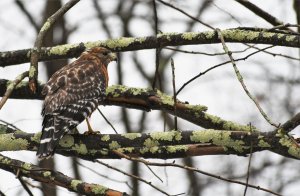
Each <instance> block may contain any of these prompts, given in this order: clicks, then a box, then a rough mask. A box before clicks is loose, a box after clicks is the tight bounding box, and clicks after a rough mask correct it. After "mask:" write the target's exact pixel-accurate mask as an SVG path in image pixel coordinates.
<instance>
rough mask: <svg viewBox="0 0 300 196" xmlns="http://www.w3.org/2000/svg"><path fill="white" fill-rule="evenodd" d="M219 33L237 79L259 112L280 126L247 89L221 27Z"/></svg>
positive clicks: (272, 123) (267, 119)
mask: <svg viewBox="0 0 300 196" xmlns="http://www.w3.org/2000/svg"><path fill="white" fill-rule="evenodd" d="M216 31H217V33H218V37H219V39H220V40H221V43H222V46H223V49H224V51H225V52H226V53H227V54H228V56H229V58H230V61H231V64H232V66H233V68H234V71H235V74H236V76H237V79H238V80H239V82H240V83H241V85H242V87H243V89H244V91H245V92H246V94H247V96H248V97H249V98H250V99H251V100H252V101H253V102H254V104H255V105H256V107H257V109H258V110H259V112H260V113H261V115H262V116H263V117H264V118H265V120H266V121H267V122H268V123H269V124H270V125H272V126H274V127H278V126H279V125H277V124H275V123H274V122H272V120H271V119H270V118H269V117H268V116H267V114H266V113H265V112H264V110H263V109H262V108H261V106H260V105H259V103H258V101H257V100H256V98H255V97H254V96H253V95H252V94H251V93H250V92H249V90H248V89H247V86H246V84H245V83H244V79H243V76H242V75H241V73H240V71H239V70H238V68H237V66H236V63H235V62H236V61H235V60H234V59H233V57H232V54H231V52H230V50H229V49H228V47H227V46H226V43H225V40H224V37H223V35H222V32H221V30H220V29H216Z"/></svg>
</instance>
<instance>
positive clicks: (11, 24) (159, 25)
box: [0, 0, 300, 196]
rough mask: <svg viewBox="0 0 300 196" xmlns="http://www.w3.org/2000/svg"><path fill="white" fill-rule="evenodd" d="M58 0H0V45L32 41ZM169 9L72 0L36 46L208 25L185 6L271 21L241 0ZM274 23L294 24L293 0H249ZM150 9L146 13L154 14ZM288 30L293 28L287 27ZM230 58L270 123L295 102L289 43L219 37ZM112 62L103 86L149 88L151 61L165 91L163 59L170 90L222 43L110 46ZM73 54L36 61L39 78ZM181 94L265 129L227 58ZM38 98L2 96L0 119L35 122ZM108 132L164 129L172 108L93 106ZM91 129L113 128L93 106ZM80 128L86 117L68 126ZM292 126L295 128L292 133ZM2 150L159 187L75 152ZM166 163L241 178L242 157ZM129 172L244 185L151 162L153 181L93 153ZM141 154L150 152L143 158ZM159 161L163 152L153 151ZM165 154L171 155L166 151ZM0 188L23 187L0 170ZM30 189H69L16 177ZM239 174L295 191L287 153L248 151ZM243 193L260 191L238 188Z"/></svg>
mask: <svg viewBox="0 0 300 196" xmlns="http://www.w3.org/2000/svg"><path fill="white" fill-rule="evenodd" d="M66 2H67V1H63V0H61V1H60V0H44V1H39V0H31V1H24V0H5V1H0V35H1V39H0V50H1V51H10V50H17V49H27V48H32V47H33V44H34V41H35V39H36V36H37V33H38V32H39V30H40V28H41V26H42V25H43V24H44V22H45V21H46V20H47V18H48V17H49V16H51V15H52V14H53V13H55V12H56V11H57V10H58V9H59V8H61V7H62V5H63V4H65V3H66ZM163 2H166V3H168V4H171V5H174V6H175V7H176V8H179V10H176V9H174V8H172V7H170V6H169V5H166V4H164V3H162V2H161V1H152V0H151V1H149V0H127V1H123V0H110V1H108V0H81V1H80V2H79V3H77V4H76V5H75V6H74V7H73V8H71V9H70V10H69V11H68V12H67V13H66V14H65V15H64V16H63V17H62V18H60V19H59V20H58V21H57V23H56V24H55V26H54V27H53V28H52V29H51V30H50V31H49V32H48V34H47V35H46V37H45V40H44V42H43V46H49V47H50V46H56V45H60V44H65V43H79V42H87V41H96V40H107V39H111V38H119V37H142V36H151V35H156V33H165V32H200V31H207V30H211V29H210V28H209V27H208V26H205V25H203V24H201V23H200V22H199V21H197V20H193V19H192V18H190V17H188V16H187V15H186V14H184V13H182V12H181V10H183V11H184V12H185V13H188V14H189V15H190V16H193V17H194V18H196V19H198V20H200V21H203V22H204V23H206V24H209V25H210V26H212V27H214V28H219V29H227V28H236V27H255V28H256V27H257V28H272V27H274V26H277V25H278V24H277V25H276V24H274V23H272V22H270V21H267V20H266V19H264V18H263V17H262V16H261V15H260V14H259V13H255V12H254V11H253V9H252V10H251V7H247V6H245V4H244V2H245V1H242V0H228V1H222V0H200V1H199V0H189V1H180V0H172V1H169V0H165V1H163ZM251 2H252V3H253V4H254V5H256V6H257V7H259V8H261V10H263V11H265V12H266V13H269V14H271V15H272V16H274V17H276V18H277V19H278V20H280V21H281V22H282V24H287V23H289V24H299V22H300V1H298V0H286V1H280V0H265V1H259V0H255V1H251ZM155 13H156V16H157V17H155ZM291 29H293V30H294V31H296V32H297V31H298V30H299V29H297V28H295V27H291ZM227 46H228V47H229V48H230V50H231V51H233V57H234V59H239V58H245V57H246V56H247V55H249V54H252V53H254V52H257V51H259V52H257V53H255V54H254V55H252V56H250V57H249V58H247V59H245V60H243V61H239V62H237V66H238V68H239V70H240V72H241V73H242V75H243V77H244V81H245V83H246V85H247V87H248V89H249V91H250V92H251V93H252V95H254V96H255V97H256V98H257V100H258V102H259V104H260V105H261V107H262V108H263V109H264V111H265V112H266V113H267V115H268V116H269V117H270V119H272V121H273V122H276V123H283V122H285V121H286V120H288V119H289V118H291V117H292V116H293V115H295V114H296V113H297V112H299V108H300V102H299V97H300V90H299V85H300V80H299V78H300V61H299V60H300V58H299V54H300V53H299V49H297V48H289V47H272V48H269V49H266V50H264V51H260V49H262V48H265V47H266V45H259V44H241V43H227ZM118 57H119V61H118V63H115V64H114V63H113V64H111V65H110V66H109V74H110V81H109V85H113V84H122V85H126V86H130V87H139V88H148V87H150V88H151V87H152V85H153V81H154V78H155V73H156V72H155V69H156V65H157V63H159V70H158V72H159V79H157V80H156V83H155V87H156V88H158V89H160V90H161V91H162V92H164V93H166V94H168V95H170V96H172V95H173V90H172V89H173V88H172V69H171V58H173V60H174V66H175V76H176V80H175V82H176V88H177V90H178V89H179V88H180V87H181V86H182V85H183V84H184V83H186V82H187V81H188V80H190V79H191V78H193V77H194V76H196V75H197V74H199V73H201V72H204V71H205V70H206V69H208V68H210V67H212V66H214V65H217V64H220V63H223V62H226V61H228V60H229V58H228V55H227V54H226V53H224V50H223V48H222V44H206V45H189V46H180V47H165V48H162V49H161V50H155V49H150V50H138V51H130V52H119V53H118ZM72 60H73V59H64V60H52V61H48V62H39V78H38V79H39V81H41V82H42V83H45V82H46V81H47V80H48V78H49V77H50V76H51V75H52V74H53V73H54V72H55V71H56V70H57V69H59V68H61V67H62V66H63V65H66V64H67V63H68V62H70V61H72ZM28 68H29V63H25V64H22V65H16V66H7V67H2V68H1V70H0V78H1V79H8V80H14V79H15V78H16V76H17V75H19V74H20V73H22V72H24V71H27V70H28ZM177 98H178V99H179V100H181V101H187V102H189V103H191V104H201V105H205V106H207V107H208V112H209V113H210V114H214V115H216V116H219V117H221V118H223V119H226V120H230V121H234V122H238V123H240V124H244V125H247V124H249V123H251V124H252V125H254V126H255V127H257V128H259V129H260V130H264V131H271V130H273V129H274V127H272V126H271V125H270V124H269V123H268V122H266V120H265V119H264V118H263V117H262V115H261V114H260V113H259V111H258V109H257V107H256V106H255V104H254V103H253V102H252V101H251V100H250V99H249V97H248V96H247V95H246V93H245V92H244V90H243V89H242V87H241V84H240V83H239V81H238V80H237V77H236V75H235V72H234V69H233V68H232V65H231V64H230V62H229V63H227V64H225V65H223V66H221V67H218V68H216V69H213V70H212V71H210V72H208V73H207V74H204V75H202V76H201V77H199V78H197V79H195V80H194V81H193V82H191V83H190V84H189V85H187V86H186V87H185V88H184V89H183V90H182V91H181V92H180V93H179V94H178V96H177ZM41 106H42V101H39V100H14V99H9V100H8V101H7V103H6V104H5V105H4V106H3V108H2V110H1V112H0V119H1V120H3V121H6V122H8V123H10V124H13V125H15V126H16V127H18V128H19V129H21V130H23V131H25V132H31V133H35V132H37V131H40V130H41V121H42V117H41V115H40V111H41ZM100 109H101V111H102V112H103V113H104V115H105V116H106V118H107V119H108V120H109V121H110V122H111V123H112V124H113V125H114V127H115V128H116V130H117V131H118V133H127V132H151V131H167V130H172V129H174V127H175V125H174V119H173V116H171V115H169V114H166V113H164V112H162V111H151V112H145V111H139V110H134V109H127V108H122V107H117V106H105V107H100ZM91 124H92V126H93V128H94V129H95V130H100V131H101V132H102V133H114V132H113V130H112V128H111V127H110V126H109V125H108V124H107V123H106V121H105V120H104V119H103V118H102V117H101V115H100V114H99V112H98V111H96V112H95V113H94V114H93V115H92V118H91ZM177 126H178V129H179V130H198V129H201V128H200V127H199V126H197V125H195V124H192V123H189V122H187V121H185V120H182V119H180V118H178V125H177ZM78 130H79V132H81V133H83V132H84V131H85V130H86V124H84V123H82V124H81V125H79V127H78ZM292 133H293V135H294V136H297V135H300V132H299V128H298V129H295V130H294V131H293V132H292ZM3 154H4V155H6V156H9V157H12V158H16V159H19V160H23V161H26V162H31V163H34V164H38V165H39V166H40V167H46V168H53V169H55V170H57V171H60V172H63V173H64V174H65V175H68V176H72V177H74V178H76V179H81V180H83V181H86V182H91V183H98V184H102V185H105V186H109V187H110V188H113V189H116V190H119V191H124V192H127V193H129V194H130V195H135V196H137V195H161V194H162V193H160V192H158V191H157V190H155V189H153V188H152V187H151V186H149V185H147V184H146V183H143V182H141V181H139V180H137V179H136V178H131V177H128V176H125V175H123V174H120V173H118V172H117V171H115V170H112V169H109V168H107V167H105V166H103V165H100V164H98V163H93V162H89V161H85V160H81V159H78V158H70V157H64V156H61V155H55V156H54V159H50V160H46V161H41V162H38V160H37V158H36V157H35V152H29V151H19V152H3ZM175 160H176V163H180V164H183V165H188V166H191V167H195V168H198V169H201V170H203V171H206V172H209V173H213V174H215V175H218V176H222V177H225V178H228V179H234V180H238V181H243V182H245V181H246V178H247V168H248V163H249V157H239V156H236V155H215V156H198V157H187V158H182V159H175ZM102 161H103V162H105V163H108V164H109V165H111V166H113V167H115V168H119V169H122V170H124V171H126V172H128V173H130V174H133V175H136V176H140V177H141V178H143V179H146V181H151V182H152V184H154V185H155V186H157V187H159V188H161V189H162V190H164V191H166V192H167V193H169V194H179V193H184V194H183V195H191V196H200V195H243V193H244V189H245V187H244V186H241V185H238V184H232V183H229V182H224V181H221V180H218V179H215V178H211V177H209V176H206V175H202V174H197V173H195V172H191V171H185V170H181V169H179V168H171V167H153V168H152V169H153V171H154V173H155V174H156V175H158V176H159V177H160V178H161V179H162V181H163V182H161V181H160V180H159V179H158V178H157V177H155V176H154V175H153V174H152V173H151V171H150V170H149V169H148V168H147V167H145V166H144V165H143V164H141V163H137V162H133V161H128V160H102ZM150 161H151V160H150ZM155 161H161V162H162V163H164V162H165V161H164V160H155ZM167 161H170V162H172V161H173V160H167ZM0 176H1V177H0V191H1V192H2V194H3V195H26V194H28V192H26V191H25V190H24V187H23V186H22V185H21V184H20V181H19V180H18V179H17V178H15V177H14V175H13V174H11V173H9V172H6V171H4V170H0ZM23 180H24V182H25V184H27V186H28V187H29V188H30V190H31V192H32V193H33V194H34V195H51V196H55V195H76V193H72V192H69V191H68V190H66V189H64V188H61V187H56V186H53V185H49V184H47V183H39V182H36V181H33V180H31V179H30V178H23ZM249 183H251V184H254V185H257V186H261V187H265V188H268V189H269V190H272V191H274V192H277V193H280V194H282V195H291V196H292V195H298V194H297V193H299V191H300V186H299V184H300V167H299V162H298V161H297V160H293V159H290V158H286V157H283V156H280V155H276V154H274V153H271V152H266V151H263V152H258V153H254V154H253V156H252V160H251V165H250V170H249ZM247 195H269V193H266V192H263V191H260V190H257V189H253V188H252V189H248V190H247Z"/></svg>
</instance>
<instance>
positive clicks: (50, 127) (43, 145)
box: [36, 115, 69, 159]
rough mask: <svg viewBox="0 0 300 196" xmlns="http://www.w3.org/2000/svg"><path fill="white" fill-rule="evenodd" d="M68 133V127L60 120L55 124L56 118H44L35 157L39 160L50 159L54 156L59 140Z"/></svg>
mask: <svg viewBox="0 0 300 196" xmlns="http://www.w3.org/2000/svg"><path fill="white" fill-rule="evenodd" d="M68 131H69V129H68V125H67V124H66V123H64V122H62V121H61V120H59V123H57V119H56V116H52V115H51V116H50V115H49V116H45V118H44V121H43V129H42V135H41V139H40V146H39V148H38V150H37V153H36V155H37V156H38V157H39V158H40V159H43V158H49V157H51V156H52V155H53V154H54V150H55V147H56V146H57V144H58V142H59V139H61V138H62V137H63V136H64V135H65V134H66V133H67V132H68Z"/></svg>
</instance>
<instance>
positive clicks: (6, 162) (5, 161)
mask: <svg viewBox="0 0 300 196" xmlns="http://www.w3.org/2000/svg"><path fill="white" fill-rule="evenodd" d="M0 163H3V164H5V165H9V164H11V160H10V159H8V158H5V157H3V156H0Z"/></svg>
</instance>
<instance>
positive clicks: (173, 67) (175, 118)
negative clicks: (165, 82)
mask: <svg viewBox="0 0 300 196" xmlns="http://www.w3.org/2000/svg"><path fill="white" fill-rule="evenodd" d="M171 67H172V86H173V100H174V124H175V130H178V127H177V110H176V102H177V98H176V84H175V65H174V60H173V58H171Z"/></svg>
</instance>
